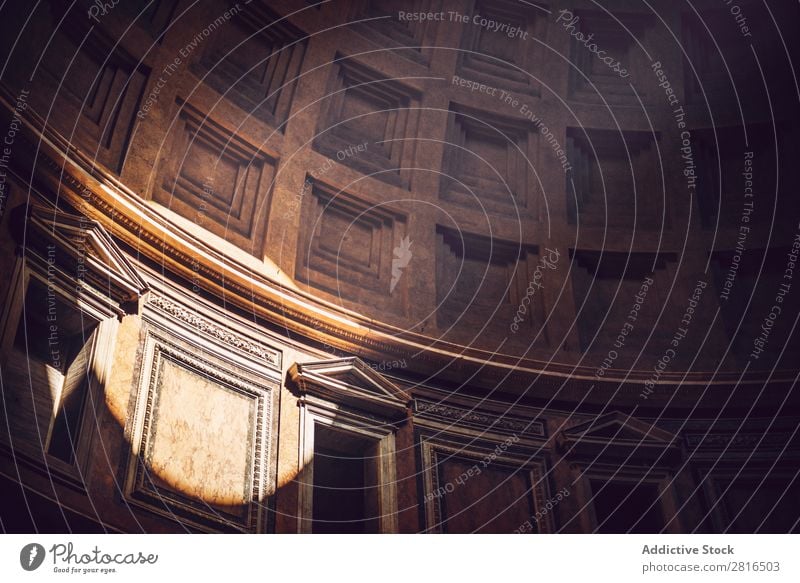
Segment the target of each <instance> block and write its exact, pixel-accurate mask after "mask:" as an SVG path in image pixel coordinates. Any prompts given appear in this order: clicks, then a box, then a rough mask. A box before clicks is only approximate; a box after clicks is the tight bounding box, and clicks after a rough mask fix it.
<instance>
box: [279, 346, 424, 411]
mask: <svg viewBox="0 0 800 583" xmlns="http://www.w3.org/2000/svg"><path fill="white" fill-rule="evenodd" d="M289 378H290V379H291V380H292V383H293V385H294V389H295V391H296V392H298V393H299V395H300V396H305V395H312V396H315V397H318V398H321V399H325V400H327V401H330V402H331V403H333V404H335V405H349V406H351V407H354V408H356V409H360V410H364V411H366V412H368V413H372V414H374V415H378V416H379V417H383V418H384V419H386V420H393V421H400V420H403V419H405V418H406V416H407V411H408V405H409V403H410V401H411V397H410V396H409V395H408V393H406V392H405V391H403V390H402V389H400V388H398V387H397V386H396V385H395V384H393V383H391V382H390V381H388V380H387V379H386V378H384V377H383V376H382V375H381V374H379V373H378V372H376V371H375V370H373V369H372V368H371V367H369V366H367V365H366V364H365V363H364V362H363V361H362V360H361V359H360V358H355V357H351V358H341V359H334V360H323V361H318V362H309V363H295V364H293V365H292V367H291V368H290V369H289Z"/></svg>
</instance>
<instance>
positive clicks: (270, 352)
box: [147, 294, 282, 370]
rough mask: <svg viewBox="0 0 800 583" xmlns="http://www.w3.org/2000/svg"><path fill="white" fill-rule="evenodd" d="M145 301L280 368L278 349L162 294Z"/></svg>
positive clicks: (280, 355) (153, 295)
mask: <svg viewBox="0 0 800 583" xmlns="http://www.w3.org/2000/svg"><path fill="white" fill-rule="evenodd" d="M147 303H148V305H151V306H154V307H156V308H158V309H159V310H161V311H163V312H165V313H166V314H169V315H170V316H173V317H175V318H177V319H178V320H180V321H181V322H185V323H186V324H188V325H189V326H191V327H192V328H194V329H196V330H198V331H200V332H202V333H204V334H206V335H207V336H210V337H212V338H214V339H216V340H219V341H220V342H222V343H224V344H226V345H228V346H231V347H233V348H235V349H237V350H241V351H243V352H246V353H248V354H251V355H253V356H256V357H258V358H259V359H261V360H264V361H265V362H266V363H268V364H269V365H270V366H272V367H273V368H276V369H278V370H280V369H281V361H282V354H281V353H280V352H279V351H278V350H274V349H271V348H268V347H265V346H262V345H260V344H257V343H256V342H253V341H251V340H248V339H247V338H245V337H243V336H241V335H238V334H234V333H233V332H231V331H230V330H227V329H226V328H224V327H222V326H219V325H218V324H215V323H213V322H210V321H209V320H207V319H205V318H203V317H202V316H199V315H197V314H196V313H194V312H192V311H191V310H188V309H186V308H185V307H183V306H181V305H179V304H177V303H175V302H173V301H171V300H169V299H167V298H165V297H163V296H160V295H157V294H150V295H149V296H148V300H147Z"/></svg>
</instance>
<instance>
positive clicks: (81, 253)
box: [12, 205, 147, 302]
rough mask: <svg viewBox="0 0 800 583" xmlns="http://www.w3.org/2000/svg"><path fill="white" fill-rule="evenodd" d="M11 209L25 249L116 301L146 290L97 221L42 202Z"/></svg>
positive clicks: (135, 295)
mask: <svg viewBox="0 0 800 583" xmlns="http://www.w3.org/2000/svg"><path fill="white" fill-rule="evenodd" d="M26 211H27V212H26ZM12 212H13V213H14V215H13V221H14V224H15V225H16V228H15V229H14V231H15V237H16V239H17V242H18V243H19V244H20V245H22V246H24V247H25V249H27V250H29V251H34V252H37V253H38V254H39V255H41V256H42V257H44V258H46V259H47V261H48V262H50V261H52V262H53V263H54V264H57V265H60V266H62V267H63V268H65V269H66V270H68V272H70V273H78V272H80V273H85V274H86V276H87V277H86V278H84V279H87V280H90V281H92V282H93V283H95V284H96V286H97V287H98V288H99V289H100V290H101V291H103V292H108V293H110V294H111V295H113V296H114V299H115V300H116V301H119V302H130V301H134V300H136V299H138V297H139V296H141V295H142V294H143V293H144V292H145V291H146V290H147V283H146V282H145V280H144V278H142V277H141V275H140V274H139V272H138V270H137V269H136V267H135V266H134V265H133V264H132V263H131V262H130V261H129V260H128V259H127V258H126V256H125V254H124V253H123V252H122V250H121V249H120V248H119V246H118V245H117V244H116V243H115V242H114V240H113V238H112V237H111V236H110V235H109V234H108V232H107V231H106V230H105V229H104V228H103V226H102V225H101V224H100V223H98V222H97V221H94V220H91V219H89V218H87V217H85V216H81V215H75V214H71V213H66V212H64V211H61V210H58V209H55V208H51V207H45V206H42V205H30V206H28V207H27V208H26V207H17V208H16V209H14V211H12ZM23 213H25V214H23ZM51 249H54V250H55V252H54V253H50V250H51ZM76 267H77V270H76Z"/></svg>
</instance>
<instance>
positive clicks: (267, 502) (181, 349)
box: [124, 325, 280, 533]
mask: <svg viewBox="0 0 800 583" xmlns="http://www.w3.org/2000/svg"><path fill="white" fill-rule="evenodd" d="M145 330H146V332H145V339H144V343H143V349H142V355H141V358H140V362H139V380H138V383H139V384H138V394H137V395H136V400H135V405H134V408H133V412H132V415H131V416H130V417H129V419H128V423H127V426H126V437H127V438H128V440H129V443H130V451H129V456H128V460H127V468H126V476H125V491H124V494H125V498H126V500H128V501H129V502H130V503H132V504H135V505H137V506H140V507H143V508H146V509H148V510H150V511H152V512H155V513H157V514H161V515H164V516H168V517H170V518H176V517H177V518H179V519H180V520H181V522H182V523H184V524H189V525H191V526H193V527H196V528H197V529H198V530H201V531H210V532H228V531H232V532H250V533H258V532H269V531H271V530H272V529H273V524H272V520H273V518H274V517H273V513H272V512H271V511H270V510H271V508H272V507H273V505H274V498H273V495H274V493H275V487H276V467H277V466H276V456H277V448H276V447H275V443H274V442H275V436H276V435H277V399H278V396H279V395H278V393H279V386H280V385H279V381H278V380H277V378H275V375H269V374H264V372H263V371H259V370H258V369H257V368H256V367H253V370H247V369H245V368H243V367H242V366H241V361H239V362H236V363H235V362H232V361H231V360H229V359H227V358H225V355H224V354H220V353H217V354H213V353H212V352H211V351H209V350H208V345H207V344H205V345H204V346H197V345H193V344H192V343H190V342H189V341H188V340H186V339H178V338H174V337H171V335H170V334H168V333H166V332H163V331H161V330H158V329H156V328H155V327H153V326H149V325H145ZM167 362H169V363H171V364H173V365H177V366H179V367H184V368H185V369H186V370H188V371H190V372H192V373H194V374H197V375H200V376H203V377H205V378H206V379H208V380H209V381H211V382H213V383H214V384H216V385H218V386H219V388H220V389H222V390H226V391H229V392H230V393H232V394H235V395H236V396H238V397H241V398H246V399H251V400H252V411H253V413H252V418H251V420H250V427H249V430H248V445H247V447H248V454H247V456H248V460H247V470H246V475H245V476H244V477H243V482H244V483H245V492H244V493H243V500H245V503H244V509H243V512H242V513H241V514H240V515H239V516H236V515H234V514H232V513H231V514H228V513H225V512H221V511H215V510H214V509H212V508H211V506H210V505H209V504H207V503H205V502H203V501H199V500H197V499H194V498H192V497H191V496H188V495H186V494H184V493H181V492H178V491H176V490H174V489H168V488H164V487H159V486H157V485H156V484H155V483H154V482H153V481H152V480H151V479H150V478H149V477H148V473H149V472H148V469H147V467H146V462H147V459H148V456H149V454H150V448H149V446H150V443H151V440H152V437H153V430H154V426H155V424H156V423H157V421H158V419H157V414H158V411H157V408H156V407H154V405H155V404H156V402H157V399H158V396H159V390H160V389H161V386H160V383H161V379H162V374H163V370H164V364H165V363H167ZM271 377H272V378H271Z"/></svg>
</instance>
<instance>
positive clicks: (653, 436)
mask: <svg viewBox="0 0 800 583" xmlns="http://www.w3.org/2000/svg"><path fill="white" fill-rule="evenodd" d="M561 435H562V439H563V440H565V441H569V442H576V443H580V442H584V443H598V442H600V443H612V444H622V443H634V444H637V445H641V446H656V445H660V446H669V445H670V444H672V443H673V442H675V441H676V437H675V435H674V434H672V433H670V432H669V431H666V430H664V429H661V428H659V427H656V426H655V425H651V424H650V423H647V422H646V421H642V420H641V419H636V418H635V417H631V416H629V415H626V414H624V413H622V412H620V411H614V412H613V413H608V414H606V415H602V416H600V417H598V418H596V419H593V420H591V421H587V422H585V423H581V424H580V425H576V426H574V427H571V428H569V429H565V430H564V431H562V432H561Z"/></svg>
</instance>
